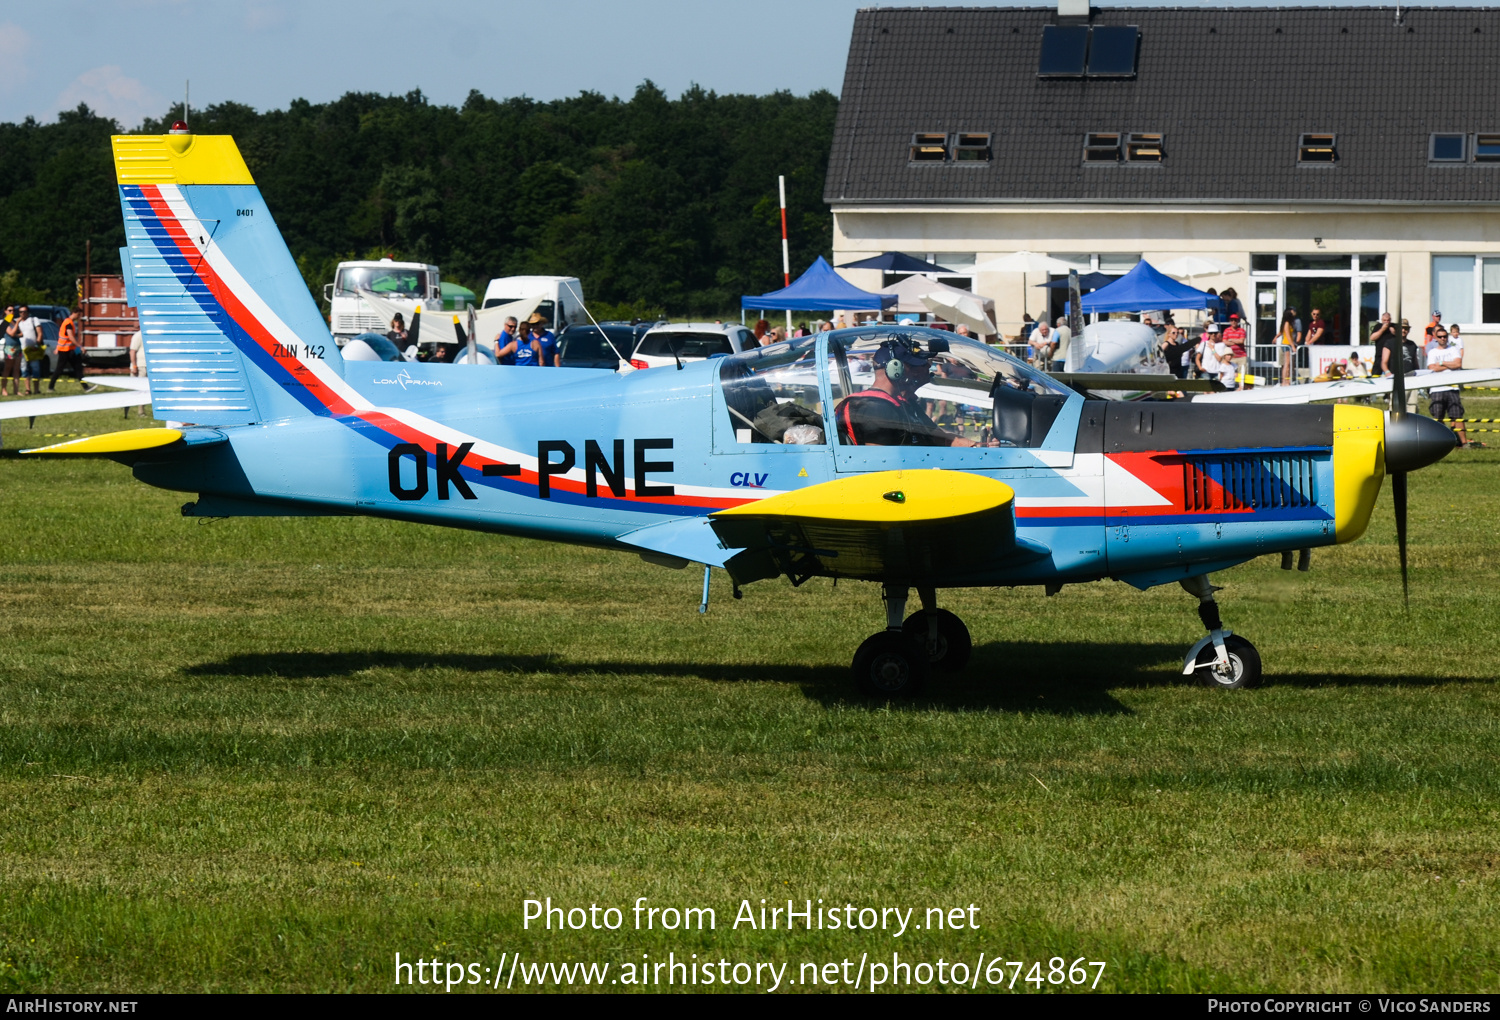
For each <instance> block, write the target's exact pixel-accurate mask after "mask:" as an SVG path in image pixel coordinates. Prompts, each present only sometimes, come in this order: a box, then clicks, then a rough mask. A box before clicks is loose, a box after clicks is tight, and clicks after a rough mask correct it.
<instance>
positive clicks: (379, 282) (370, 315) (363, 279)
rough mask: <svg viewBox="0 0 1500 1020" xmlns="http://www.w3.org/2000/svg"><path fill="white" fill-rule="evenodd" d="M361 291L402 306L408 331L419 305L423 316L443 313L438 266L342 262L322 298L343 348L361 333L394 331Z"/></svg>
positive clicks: (333, 330) (418, 263)
mask: <svg viewBox="0 0 1500 1020" xmlns="http://www.w3.org/2000/svg"><path fill="white" fill-rule="evenodd" d="M362 290H368V291H371V292H372V293H374V294H375V296H376V297H379V298H381V299H383V300H385V301H388V302H390V303H391V304H393V305H397V306H399V307H400V309H401V314H402V315H403V316H404V317H405V319H406V325H407V328H410V327H411V317H412V313H413V312H414V311H416V309H417V305H421V306H422V311H423V313H428V312H441V311H442V310H443V294H442V280H441V278H440V274H439V272H438V267H437V266H431V265H426V264H425V263H421V262H393V261H392V260H390V259H381V260H380V261H378V262H340V263H339V267H338V272H336V273H335V274H334V277H333V282H332V283H329V284H325V285H324V287H323V297H324V299H325V300H327V302H328V303H329V305H330V306H332V309H333V310H332V312H331V313H330V314H329V316H328V328H329V329H330V330H331V331H332V332H333V338H334V340H336V341H337V342H338V343H339V344H340V345H342V344H343V343H344V342H345V341H346V340H348V339H349V338H350V337H355V336H358V335H359V334H361V333H384V332H386V331H387V330H389V329H390V328H391V324H390V321H389V320H388V319H386V318H385V317H384V316H382V315H381V314H380V312H379V311H377V310H376V309H374V308H371V307H370V305H369V303H368V302H366V301H365V300H364V299H363V298H361V297H360V296H359V292H360V291H362Z"/></svg>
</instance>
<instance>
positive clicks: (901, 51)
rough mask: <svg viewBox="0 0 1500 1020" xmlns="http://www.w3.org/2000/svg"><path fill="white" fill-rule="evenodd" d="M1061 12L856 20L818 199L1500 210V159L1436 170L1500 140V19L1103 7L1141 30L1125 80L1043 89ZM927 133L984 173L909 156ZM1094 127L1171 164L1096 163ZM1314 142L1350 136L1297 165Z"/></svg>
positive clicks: (1464, 14) (923, 11)
mask: <svg viewBox="0 0 1500 1020" xmlns="http://www.w3.org/2000/svg"><path fill="white" fill-rule="evenodd" d="M1057 21H1058V18H1057V9H1056V6H1055V5H1054V6H1052V7H1021V8H1016V7H1010V8H942V7H927V8H877V9H866V10H861V11H860V12H858V13H857V14H856V15H855V19H854V32H853V37H852V39H851V42H850V44H849V62H848V65H847V68H846V70H845V72H844V88H843V98H842V101H841V103H840V106H839V113H838V122H837V125H836V127H835V129H834V139H833V151H832V155H831V158H830V160H829V165H828V179H827V183H826V186H825V192H824V197H825V199H826V200H827V201H829V202H832V203H835V204H843V203H851V202H852V203H859V202H934V201H949V202H1005V201H1017V200H1023V201H1024V200H1033V201H1035V200H1045V201H1079V202H1082V201H1090V200H1103V201H1116V202H1151V203H1159V202H1173V201H1183V202H1194V201H1200V202H1201V201H1226V200H1227V201H1251V202H1254V201H1269V202H1278V203H1280V202H1287V201H1317V202H1324V201H1330V200H1332V201H1360V202H1372V201H1392V202H1413V201H1417V202H1495V201H1500V165H1496V164H1487V165H1474V164H1469V165H1464V166H1429V165H1428V160H1427V145H1428V136H1429V134H1430V133H1431V132H1434V131H1454V132H1459V131H1463V132H1478V131H1495V132H1500V10H1496V9H1492V8H1472V7H1471V8H1433V7H1403V8H1401V20H1400V21H1399V22H1398V21H1397V19H1396V11H1395V9H1394V8H1390V7H1380V8H1376V7H1363V8H1348V7H1334V8H1327V7H1324V8H1308V7H1291V8H1243V7H1241V8H1230V9H1223V8H1192V9H1188V8H1165V7H1150V8H1140V7H1136V8H1126V7H1104V8H1095V9H1094V13H1093V15H1092V23H1093V24H1095V25H1101V24H1102V25H1138V26H1140V31H1141V46H1140V63H1139V74H1138V75H1137V77H1136V78H1134V79H1131V80H1113V81H1111V80H1098V79H1092V80H1077V79H1070V80H1059V79H1040V78H1038V77H1037V74H1036V70H1037V58H1038V54H1039V51H1040V47H1041V35H1042V28H1043V26H1044V25H1047V24H1049V23H1055V22H1057ZM919 131H933V132H938V131H948V132H955V131H989V132H993V134H994V139H993V146H994V152H993V159H992V160H991V161H990V162H988V163H969V164H963V163H959V164H951V163H950V164H915V165H912V164H910V163H909V162H908V159H909V150H910V142H911V136H912V134H913V133H914V132H919ZM1089 131H1160V132H1163V133H1165V135H1166V153H1167V156H1166V159H1165V161H1164V162H1163V163H1161V164H1160V165H1148V166H1132V165H1128V164H1122V165H1104V166H1099V165H1090V166H1084V165H1083V162H1082V155H1083V137H1084V134H1085V133H1086V132H1089ZM1303 132H1331V133H1335V134H1337V136H1338V150H1339V162H1338V163H1337V164H1336V165H1334V166H1305V165H1304V166H1299V165H1298V164H1297V141H1298V136H1299V135H1300V134H1301V133H1303Z"/></svg>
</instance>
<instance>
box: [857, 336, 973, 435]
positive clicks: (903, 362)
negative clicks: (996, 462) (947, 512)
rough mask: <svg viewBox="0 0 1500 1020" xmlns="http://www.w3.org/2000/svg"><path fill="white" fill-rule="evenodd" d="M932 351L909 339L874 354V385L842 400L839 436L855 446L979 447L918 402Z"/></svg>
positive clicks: (891, 342)
mask: <svg viewBox="0 0 1500 1020" xmlns="http://www.w3.org/2000/svg"><path fill="white" fill-rule="evenodd" d="M932 353H933V352H932V351H931V349H930V346H929V349H928V350H923V349H922V347H921V346H920V345H919V344H918V343H916V342H913V341H911V340H905V339H897V340H887V341H886V342H885V343H882V344H881V345H880V348H879V349H878V350H877V351H876V352H875V384H874V385H873V386H871V387H870V388H869V389H867V390H861V391H860V392H858V393H853V394H850V395H849V396H848V397H845V398H844V399H843V400H842V401H840V402H839V405H838V407H837V408H835V410H834V417H835V418H836V419H837V420H838V423H839V436H840V437H841V438H842V439H843V440H844V441H845V442H847V443H851V444H853V445H855V446H977V445H978V444H977V443H975V442H974V441H973V440H972V439H965V438H964V437H962V436H956V435H954V434H953V433H951V432H949V431H947V430H946V429H943V428H941V427H940V426H939V425H938V424H937V422H935V421H933V420H932V419H931V418H929V417H928V416H927V415H926V413H924V412H923V411H922V409H921V406H920V404H919V403H918V401H917V397H916V392H917V390H919V389H920V388H922V387H923V386H925V385H927V383H929V382H931V381H932Z"/></svg>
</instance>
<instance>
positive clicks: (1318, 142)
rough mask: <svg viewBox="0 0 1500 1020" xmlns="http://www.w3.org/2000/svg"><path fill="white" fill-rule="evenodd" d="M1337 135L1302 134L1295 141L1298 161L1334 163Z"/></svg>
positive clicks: (1336, 158)
mask: <svg viewBox="0 0 1500 1020" xmlns="http://www.w3.org/2000/svg"><path fill="white" fill-rule="evenodd" d="M1337 140H1338V136H1337V135H1311V134H1309V135H1303V136H1302V137H1301V138H1300V139H1299V140H1298V142H1297V162H1298V163H1336V162H1338V158H1339V156H1338V148H1337V146H1336V145H1335V142H1336V141H1337Z"/></svg>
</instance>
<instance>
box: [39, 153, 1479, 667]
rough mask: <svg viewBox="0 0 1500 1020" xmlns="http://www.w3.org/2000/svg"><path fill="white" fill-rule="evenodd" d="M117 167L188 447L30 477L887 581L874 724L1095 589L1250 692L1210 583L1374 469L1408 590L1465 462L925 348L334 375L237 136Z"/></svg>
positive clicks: (881, 345)
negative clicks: (96, 474)
mask: <svg viewBox="0 0 1500 1020" xmlns="http://www.w3.org/2000/svg"><path fill="white" fill-rule="evenodd" d="M113 144H114V157H115V167H116V173H117V177H118V182H119V188H120V204H121V208H122V209H123V211H124V216H125V228H126V237H127V240H128V247H127V248H125V249H122V262H123V265H124V267H125V273H126V278H127V286H128V288H129V291H130V294H131V298H132V301H133V303H134V304H135V305H136V307H137V308H138V309H139V311H140V316H141V325H142V331H143V334H144V336H145V339H146V348H145V349H146V359H147V364H148V367H149V376H150V384H151V394H150V395H151V403H152V405H153V407H154V410H155V414H156V416H157V417H158V418H161V419H165V420H172V421H176V422H182V423H189V422H190V423H191V424H180V425H175V426H174V427H171V428H164V429H143V430H134V431H126V432H117V433H112V434H109V435H104V436H97V437H92V438H89V439H83V440H77V441H74V442H71V443H63V444H59V445H56V446H51V447H45V448H43V449H40V450H35V451H28V452H32V453H39V454H91V455H105V456H109V457H112V458H114V459H116V460H119V461H122V462H124V463H127V464H129V465H131V467H132V469H133V471H134V473H135V477H136V478H138V479H140V480H141V481H143V482H146V483H148V484H150V485H156V486H159V487H161V488H165V489H171V490H176V491H182V492H188V493H196V494H197V498H196V500H195V501H193V502H190V503H188V504H187V505H185V506H184V507H183V510H182V512H183V514H184V515H186V516H189V517H236V516H286V515H349V514H363V515H369V516H374V517H386V518H392V519H396V520H403V521H411V522H414V523H423V524H438V525H445V526H448V527H456V528H469V529H474V530H479V531H491V532H496V533H499V534H509V535H521V536H526V537H529V538H538V539H550V540H554V541H563V542H574V543H579V544H584V545H592V546H598V547H603V548H609V549H617V550H623V551H629V552H633V553H638V554H640V555H641V556H642V557H643V558H644V559H645V560H647V561H649V562H652V563H657V564H661V565H665V566H671V567H685V566H687V565H688V564H690V563H697V564H701V565H703V566H704V588H703V608H706V606H707V599H708V585H709V577H710V568H721V569H723V570H724V571H726V572H727V573H728V575H729V578H730V580H731V582H732V586H733V590H734V595H735V597H736V598H738V597H740V587H741V586H743V585H747V584H749V583H750V582H752V581H757V580H763V579H769V578H775V577H779V576H786V577H788V578H789V579H790V580H791V583H792V584H794V585H797V584H801V583H802V582H804V581H806V580H807V579H809V578H812V577H833V578H844V579H852V580H863V581H874V582H878V583H880V585H881V586H882V588H881V593H882V598H883V600H884V603H885V610H886V617H885V628H884V629H882V630H880V631H879V632H877V633H876V634H874V635H873V636H871V637H870V638H869V639H868V640H866V641H865V642H864V643H863V645H861V646H860V648H859V651H858V653H857V654H856V655H855V657H854V679H855V682H856V684H857V685H858V686H859V688H860V689H861V690H863V691H865V692H867V693H869V694H871V695H874V696H877V697H899V696H907V695H910V694H912V693H914V692H915V691H917V690H918V689H920V687H921V686H922V684H923V682H924V681H925V679H926V678H927V676H928V674H929V672H931V671H932V670H933V669H940V670H955V669H958V668H960V667H962V666H963V664H964V661H965V660H966V659H967V658H968V655H969V652H970V647H971V643H970V637H969V633H968V630H967V629H966V628H965V626H964V624H963V623H962V621H960V620H959V619H958V618H957V617H956V616H955V615H953V614H952V613H950V612H948V611H946V610H943V609H939V608H938V606H937V591H938V590H940V589H947V588H958V587H977V586H995V585H1042V586H1045V587H1046V590H1047V591H1048V593H1049V594H1051V593H1055V592H1057V591H1058V590H1060V589H1061V588H1062V586H1063V585H1065V584H1070V583H1079V582H1085V581H1095V580H1099V579H1101V578H1115V579H1117V580H1121V581H1125V582H1127V583H1129V584H1131V585H1134V586H1135V587H1137V588H1140V589H1145V588H1149V587H1152V586H1154V585H1160V584H1166V583H1169V582H1177V583H1180V584H1181V585H1182V587H1183V588H1184V589H1186V590H1187V592H1188V593H1189V594H1190V595H1192V596H1193V597H1194V598H1195V599H1196V600H1197V602H1198V609H1199V615H1200V617H1201V619H1202V621H1203V624H1204V627H1205V630H1206V631H1207V633H1206V634H1205V635H1204V637H1203V638H1202V639H1201V640H1199V641H1198V643H1197V644H1196V645H1194V646H1193V647H1192V648H1191V649H1190V650H1189V651H1188V653H1187V655H1186V658H1185V660H1184V664H1183V673H1184V674H1185V675H1187V674H1193V673H1195V672H1197V673H1200V674H1201V675H1202V676H1203V677H1204V678H1205V679H1206V680H1207V681H1208V682H1209V683H1210V684H1213V685H1216V686H1222V687H1248V686H1252V685H1254V684H1255V683H1256V682H1258V681H1259V679H1260V677H1261V663H1260V658H1259V655H1258V654H1257V652H1256V650H1255V648H1254V646H1253V645H1251V643H1250V642H1249V641H1247V640H1245V639H1244V638H1243V637H1241V636H1239V635H1237V634H1234V633H1233V632H1232V631H1231V630H1229V629H1228V628H1226V627H1224V625H1223V623H1222V621H1221V619H1220V616H1219V610H1218V606H1217V603H1216V602H1215V599H1214V592H1215V591H1216V590H1217V589H1216V588H1215V587H1214V586H1213V585H1212V584H1210V582H1209V573H1210V572H1211V571H1215V570H1222V569H1225V568H1227V567H1230V566H1233V565H1235V564H1238V563H1243V562H1245V561H1246V560H1249V559H1252V558H1254V557H1256V556H1262V555H1265V554H1267V553H1277V552H1280V553H1282V554H1283V561H1282V565H1283V566H1284V567H1290V566H1291V562H1292V557H1293V555H1294V553H1297V552H1298V551H1300V552H1301V556H1302V566H1303V567H1304V569H1305V567H1306V560H1307V555H1308V552H1307V551H1308V550H1310V549H1311V548H1312V547H1314V546H1320V545H1330V544H1333V543H1335V542H1348V541H1351V540H1352V539H1354V538H1357V537H1358V536H1359V535H1360V534H1361V533H1363V531H1364V530H1365V527H1366V525H1367V524H1368V522H1369V519H1370V513H1371V510H1372V508H1373V506H1374V502H1375V498H1376V494H1377V493H1378V491H1379V487H1380V482H1381V479H1382V478H1383V476H1384V475H1385V474H1386V473H1391V474H1393V475H1394V478H1395V481H1396V483H1397V484H1396V492H1397V499H1398V503H1397V517H1398V530H1399V535H1400V539H1401V550H1402V572H1403V580H1404V577H1405V499H1404V496H1405V489H1404V481H1405V473H1406V472H1408V471H1411V470H1415V469H1416V468H1419V467H1422V466H1424V465H1426V464H1429V463H1432V462H1434V461H1436V460H1438V459H1440V458H1441V457H1443V456H1444V455H1446V454H1447V452H1448V451H1449V450H1450V449H1451V448H1452V447H1453V445H1454V437H1453V434H1452V433H1451V432H1450V431H1449V430H1448V429H1447V428H1446V427H1444V426H1443V425H1441V424H1440V423H1438V422H1435V421H1432V420H1431V419H1429V418H1424V417H1421V416H1417V415H1405V414H1396V415H1391V416H1387V415H1385V414H1384V413H1383V412H1381V411H1379V410H1376V409H1373V408H1370V407H1363V406H1352V405H1338V406H1326V405H1325V406H1307V407H1239V406H1221V405H1198V404H1190V403H1182V402H1172V403H1160V402H1157V403H1122V402H1110V401H1102V400H1092V399H1088V398H1087V397H1086V396H1085V395H1083V394H1080V393H1077V392H1074V391H1072V390H1069V389H1067V388H1066V387H1064V386H1062V385H1060V384H1059V383H1057V382H1055V381H1053V380H1051V379H1049V378H1048V377H1047V376H1045V375H1043V374H1041V373H1038V372H1035V371H1033V370H1032V369H1031V368H1030V367H1029V366H1027V365H1026V364H1024V363H1023V362H1020V361H1018V360H1016V359H1014V358H1012V357H1009V356H1008V355H1006V354H1003V353H1000V352H998V351H995V350H993V349H991V348H989V347H987V346H985V345H983V344H980V343H975V342H971V341H968V340H965V339H964V338H961V337H954V336H953V335H951V334H948V333H944V332H939V331H934V330H927V329H922V328H918V327H902V326H881V327H869V328H864V327H859V328H855V329H845V330H836V331H833V332H828V333H823V334H821V335H820V336H817V337H815V338H813V337H808V338H802V339H797V340H791V341H788V342H785V343H781V344H776V345H774V346H770V347H764V348H760V349H758V350H752V351H748V352H746V353H743V354H737V355H732V356H728V357H722V358H714V359H709V360H701V361H691V362H681V363H680V364H679V365H678V366H677V367H675V368H674V367H665V368H653V369H648V370H644V371H636V372H629V373H625V374H616V373H611V372H601V371H597V370H582V369H579V370H572V369H551V370H533V369H530V368H511V367H503V366H502V367H496V366H475V365H450V364H419V363H407V362H399V361H397V362H387V361H352V360H347V359H345V358H344V357H343V356H341V354H340V351H339V348H338V347H337V346H335V344H334V342H333V339H332V337H331V336H330V335H329V331H328V328H327V326H326V324H325V323H324V322H323V320H322V318H321V317H320V315H319V313H318V309H317V307H316V305H315V304H314V302H313V299H312V297H311V296H310V295H309V293H308V290H307V287H306V285H305V283H304V282H303V279H302V276H301V274H300V273H299V272H298V270H297V266H296V264H295V263H294V262H293V260H292V257H291V255H290V253H289V252H288V251H287V248H286V245H285V244H284V242H283V241H282V238H281V235H280V232H279V231H278V230H277V228H276V225H275V222H274V221H273V220H272V218H271V213H270V210H268V209H267V208H266V204H265V202H264V200H263V199H262V197H261V194H260V191H259V189H258V188H257V187H256V186H255V183H254V181H253V180H252V179H251V176H250V173H249V170H248V169H247V168H246V166H245V163H244V160H243V159H241V157H240V154H239V151H238V149H237V148H236V147H235V144H234V142H233V140H232V139H231V138H228V137H215V136H194V135H191V134H187V133H175V132H174V133H172V134H168V135H162V136H141V135H127V136H119V137H116V138H115V139H114V141H113ZM1396 406H1398V407H1399V406H1403V405H1402V404H1400V403H1397V404H1396ZM939 423H941V424H939ZM912 589H915V590H916V593H917V595H918V598H919V599H920V602H921V609H920V610H918V611H916V612H914V613H912V614H911V615H910V616H908V615H907V613H906V606H907V601H908V598H909V595H910V593H911V591H912Z"/></svg>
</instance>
